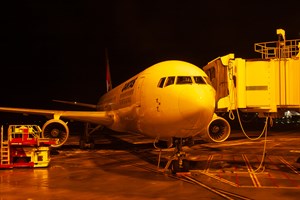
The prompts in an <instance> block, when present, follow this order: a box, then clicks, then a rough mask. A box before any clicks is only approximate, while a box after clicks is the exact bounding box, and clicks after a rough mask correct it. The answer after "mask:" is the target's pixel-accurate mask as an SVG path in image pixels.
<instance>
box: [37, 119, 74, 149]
mask: <svg viewBox="0 0 300 200" xmlns="http://www.w3.org/2000/svg"><path fill="white" fill-rule="evenodd" d="M42 133H43V136H44V137H46V138H56V139H58V144H56V145H52V147H60V146H62V145H63V144H64V143H65V142H66V141H67V139H68V137H69V128H68V126H67V124H66V123H65V122H64V121H62V120H60V119H51V120H48V121H47V122H46V123H45V124H44V126H43V128H42Z"/></svg>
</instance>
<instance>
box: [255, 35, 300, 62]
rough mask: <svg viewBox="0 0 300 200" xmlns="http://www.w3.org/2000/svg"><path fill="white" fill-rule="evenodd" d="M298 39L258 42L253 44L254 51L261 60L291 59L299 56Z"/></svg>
mask: <svg viewBox="0 0 300 200" xmlns="http://www.w3.org/2000/svg"><path fill="white" fill-rule="evenodd" d="M299 43H300V39H294V40H285V41H272V42H260V43H255V44H254V51H255V52H258V53H260V54H261V58H263V59H271V58H293V57H296V56H297V54H299V46H300V45H299Z"/></svg>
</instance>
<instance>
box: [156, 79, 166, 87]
mask: <svg viewBox="0 0 300 200" xmlns="http://www.w3.org/2000/svg"><path fill="white" fill-rule="evenodd" d="M165 80H166V77H163V78H161V79H160V80H159V82H158V85H157V87H160V88H163V87H164V83H165Z"/></svg>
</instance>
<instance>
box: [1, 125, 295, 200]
mask: <svg viewBox="0 0 300 200" xmlns="http://www.w3.org/2000/svg"><path fill="white" fill-rule="evenodd" d="M260 133H261V132H260V131H259V130H257V131H248V132H247V134H248V136H249V137H251V138H252V139H251V140H250V139H248V138H247V137H246V136H245V135H244V134H243V133H242V131H240V130H235V131H232V133H231V136H230V137H229V139H228V140H227V141H225V142H223V143H206V142H204V141H202V140H201V139H199V138H197V140H196V141H195V145H194V146H192V147H184V150H185V151H186V152H187V158H188V160H189V161H190V172H188V173H179V174H172V173H170V171H169V170H166V171H163V168H164V166H165V165H166V162H167V159H168V157H169V156H170V155H171V153H172V151H173V149H169V150H165V149H164V150H162V151H161V150H159V149H156V148H154V146H153V139H151V138H146V137H144V136H141V135H133V134H129V133H105V134H98V135H95V139H96V146H95V149H93V150H87V149H86V150H81V149H79V146H78V141H79V140H78V136H76V135H71V137H70V138H69V139H68V141H67V143H66V144H65V145H64V146H63V147H61V148H59V149H53V150H52V154H51V163H50V166H49V167H47V168H20V169H19V168H18V169H12V170H0V200H9V199H24V200H37V199H43V200H47V199H49V200H50V199H51V200H52V199H53V200H54V199H60V200H61V199H104V200H105V199H107V200H119V199H131V200H135V199H139V200H147V199H158V200H166V199H176V200H181V199H189V200H193V199H272V200H276V199H299V196H300V165H299V157H300V145H299V142H300V128H295V129H291V130H285V129H282V130H269V131H268V132H267V135H262V136H261V137H260V138H259V139H257V140H253V138H257V137H258V136H259V135H260ZM159 159H160V160H161V162H160V163H158V160H159Z"/></svg>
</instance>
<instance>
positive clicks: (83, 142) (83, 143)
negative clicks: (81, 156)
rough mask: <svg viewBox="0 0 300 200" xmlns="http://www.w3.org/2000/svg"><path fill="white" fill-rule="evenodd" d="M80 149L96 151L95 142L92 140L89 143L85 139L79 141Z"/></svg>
mask: <svg viewBox="0 0 300 200" xmlns="http://www.w3.org/2000/svg"><path fill="white" fill-rule="evenodd" d="M79 147H80V149H95V142H94V140H92V139H91V140H90V141H89V142H86V140H84V139H83V140H80V141H79Z"/></svg>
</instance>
